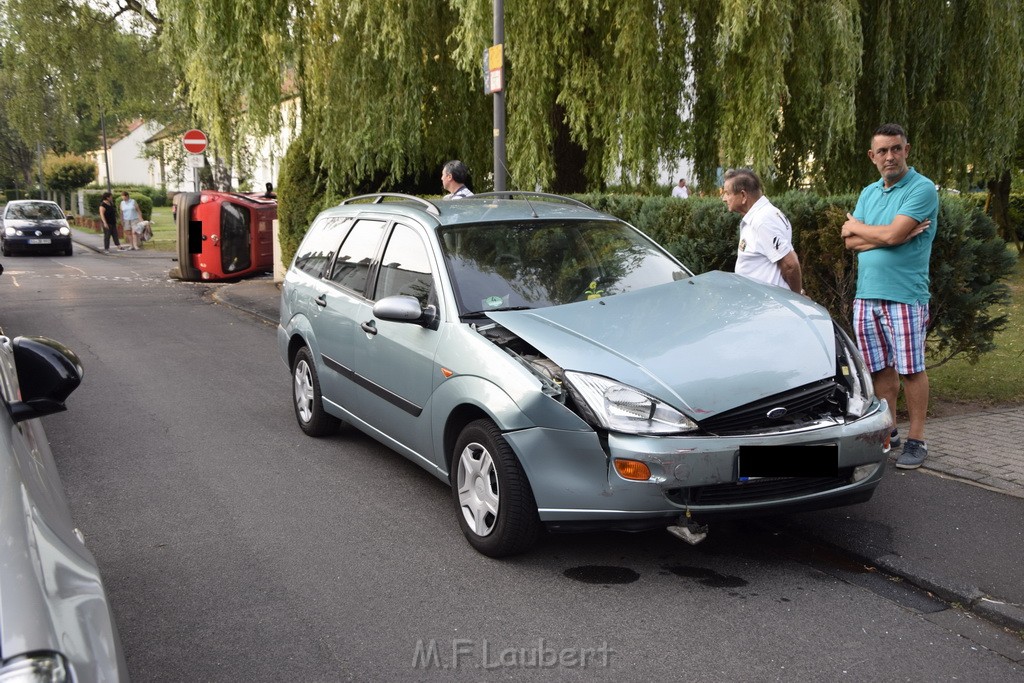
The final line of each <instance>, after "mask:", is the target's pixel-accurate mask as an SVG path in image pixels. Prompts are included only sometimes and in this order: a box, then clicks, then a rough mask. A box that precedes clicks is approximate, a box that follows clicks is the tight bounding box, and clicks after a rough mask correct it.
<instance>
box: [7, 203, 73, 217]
mask: <svg viewBox="0 0 1024 683" xmlns="http://www.w3.org/2000/svg"><path fill="white" fill-rule="evenodd" d="M7 218H10V219H15V220H28V221H40V220H60V219H61V218H64V214H63V213H61V211H60V208H59V207H58V206H57V205H56V204H51V203H50V202H30V203H27V204H10V205H8V207H7Z"/></svg>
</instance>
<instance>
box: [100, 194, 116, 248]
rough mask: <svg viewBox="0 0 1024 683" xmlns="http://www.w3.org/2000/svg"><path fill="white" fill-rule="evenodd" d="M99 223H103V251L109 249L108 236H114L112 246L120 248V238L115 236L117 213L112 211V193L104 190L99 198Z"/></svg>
mask: <svg viewBox="0 0 1024 683" xmlns="http://www.w3.org/2000/svg"><path fill="white" fill-rule="evenodd" d="M100 223H101V224H102V225H103V251H110V238H114V246H115V247H117V249H118V250H120V249H121V240H119V239H118V238H117V214H116V212H115V211H114V195H112V194H111V193H109V192H104V193H103V197H101V198H100Z"/></svg>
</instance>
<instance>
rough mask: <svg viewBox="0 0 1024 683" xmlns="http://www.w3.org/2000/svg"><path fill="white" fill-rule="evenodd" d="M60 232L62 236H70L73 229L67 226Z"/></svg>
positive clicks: (61, 228) (62, 227)
mask: <svg viewBox="0 0 1024 683" xmlns="http://www.w3.org/2000/svg"><path fill="white" fill-rule="evenodd" d="M58 232H60V234H62V235H70V234H71V228H69V227H68V226H66V225H62V226H61V227H60V230H59V231H58Z"/></svg>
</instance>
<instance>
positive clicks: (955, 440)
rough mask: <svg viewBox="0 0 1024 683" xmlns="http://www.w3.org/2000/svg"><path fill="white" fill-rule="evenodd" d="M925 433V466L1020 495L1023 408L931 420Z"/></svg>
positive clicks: (1023, 464)
mask: <svg viewBox="0 0 1024 683" xmlns="http://www.w3.org/2000/svg"><path fill="white" fill-rule="evenodd" d="M907 428H908V425H905V424H901V425H900V434H901V436H902V435H905V434H906V433H907ZM925 436H926V437H927V440H928V459H927V460H925V463H924V466H923V467H924V468H926V469H928V470H930V471H932V472H937V473H939V474H942V475H948V476H951V477H955V478H957V479H963V480H965V481H969V482H973V483H975V484H979V485H982V486H987V487H989V488H992V489H994V490H996V491H999V492H1001V493H1008V494H1010V495H1012V496H1018V497H1020V498H1024V407H1008V408H991V409H988V410H983V411H981V412H976V413H969V414H965V415H957V416H955V417H944V418H934V419H929V420H928V421H927V422H926V423H925ZM894 450H896V449H894Z"/></svg>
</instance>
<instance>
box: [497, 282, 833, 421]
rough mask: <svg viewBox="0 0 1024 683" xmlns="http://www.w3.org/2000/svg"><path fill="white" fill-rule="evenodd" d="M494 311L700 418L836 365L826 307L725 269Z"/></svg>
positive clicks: (512, 325) (526, 334)
mask: <svg viewBox="0 0 1024 683" xmlns="http://www.w3.org/2000/svg"><path fill="white" fill-rule="evenodd" d="M488 317H490V318H491V319H492V320H494V321H495V322H496V323H498V324H500V325H501V326H502V327H505V328H506V329H508V330H509V331H510V332H512V333H513V334H516V335H518V336H519V337H521V338H522V339H523V340H525V341H526V342H528V343H529V344H531V345H532V346H534V347H535V348H536V349H537V350H538V351H540V352H541V353H542V354H544V355H545V356H547V357H548V358H550V359H551V360H553V361H554V362H555V363H557V364H558V365H559V366H560V367H562V368H563V369H565V370H577V371H580V372H588V373H592V374H597V375H603V376H605V377H609V378H612V379H615V380H617V381H619V382H623V383H625V384H628V385H631V386H633V387H636V388H637V389H641V390H643V391H646V392H647V393H649V394H651V395H653V396H655V397H657V398H659V399H661V400H663V401H666V402H667V403H669V404H670V405H674V406H676V407H677V408H679V409H681V410H683V411H684V412H686V413H688V414H690V415H691V416H693V417H695V418H696V419H698V420H701V419H704V418H707V417H711V416H712V415H715V414H717V413H720V412H722V411H724V410H729V409H731V408H735V407H736V406H740V405H743V404H745V403H749V402H751V401H756V400H758V399H761V398H765V397H767V396H771V395H774V394H778V393H781V392H783V391H786V390H789V389H793V388H795V387H799V386H802V385H804V384H809V383H811V382H814V381H817V380H821V379H825V378H829V377H834V376H835V373H836V351H835V336H834V332H833V326H832V319H831V318H830V317H829V314H828V312H827V311H826V310H825V309H824V308H822V307H821V306H818V305H817V304H815V303H813V302H812V301H811V300H810V299H807V298H805V297H802V296H799V295H797V294H793V293H792V292H790V291H789V290H786V289H782V288H778V287H772V286H770V285H762V284H760V283H757V282H754V281H753V280H750V279H748V278H745V277H742V276H739V275H734V274H732V273H723V272H720V271H715V272H710V273H705V274H703V275H699V276H696V277H693V278H689V279H687V280H680V281H678V282H673V283H670V284H665V285H659V286H656V287H650V288H647V289H643V290H639V291H635V292H629V293H626V294H619V295H616V296H610V297H607V298H602V299H596V300H591V301H581V302H577V303H572V304H565V305H562V306H552V307H549V308H542V309H533V310H529V311H503V312H495V313H488Z"/></svg>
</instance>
